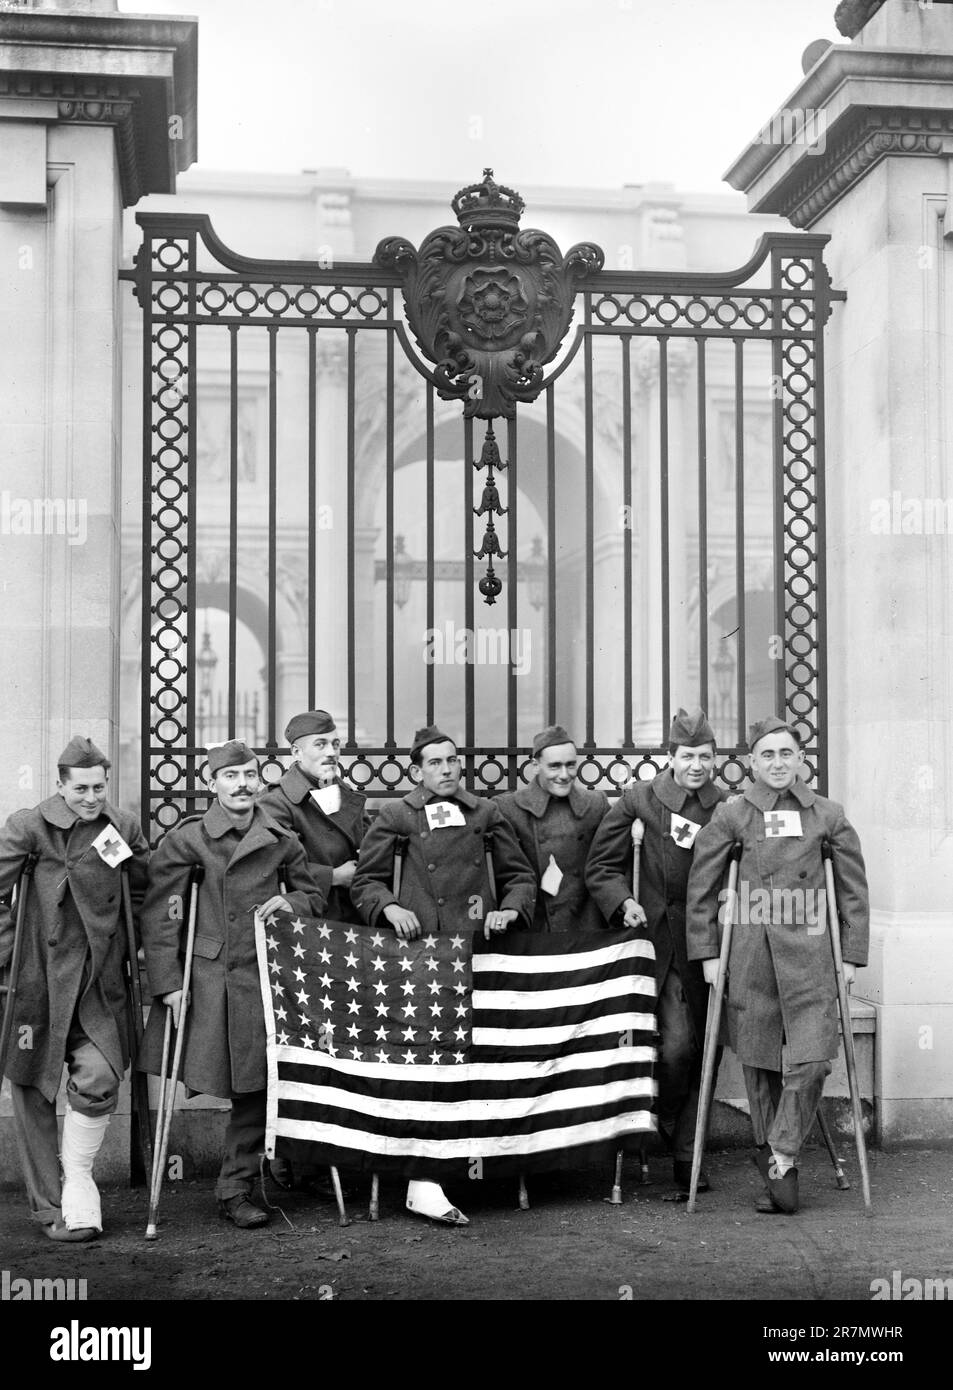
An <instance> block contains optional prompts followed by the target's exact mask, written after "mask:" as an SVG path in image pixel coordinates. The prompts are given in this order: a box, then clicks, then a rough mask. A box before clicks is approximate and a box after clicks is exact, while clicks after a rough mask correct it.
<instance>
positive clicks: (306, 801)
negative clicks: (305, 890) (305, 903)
mask: <svg viewBox="0 0 953 1390" xmlns="http://www.w3.org/2000/svg"><path fill="white" fill-rule="evenodd" d="M339 785H340V788H341V805H340V808H339V809H338V810H337V811H332V812H331V813H330V814H327V813H326V812H324V811H322V810H321V808H320V806H319V805H318V804H317V802H316V801H314V800H313V798H312V796H311V793H312V791H314V789H315V787H316V786H317V783H316V782H314V781H312V780H311V779H310V778H309V777H308V776H307V774H306V773H304V772H302V770H301V768H300V766H299V765H298V764H297V763H294V764H293V765H292V766H291V767H289V768H288V771H287V772H286V773H285V774H284V776H283V777H282V779H281V781H280V782H279V783H278V785H277V786H276V787H272V788H271V789H270V790H269V791H267V792H265V794H264V796H262V798H261V800H260V801H259V803H258V804H259V806H261V807H262V808H263V809H264V810H266V811H267V812H268V814H269V815H270V816H271V818H272V819H273V820H276V821H277V822H278V824H279V825H283V826H284V827H285V828H286V829H287V830H293V831H294V833H295V834H296V835H297V836H298V839H299V840H300V841H301V843H302V845H303V846H304V852H305V857H306V858H307V860H308V868H309V869H310V870H311V876H312V878H313V879H314V881H315V883H316V884H317V885H318V887H319V888H320V889H321V892H322V893H323V894H324V895H325V897H326V899H327V907H326V908H325V912H326V914H327V916H328V917H329V918H331V919H332V920H333V921H335V922H360V921H361V916H360V914H359V913H358V912H357V911H355V908H354V904H353V903H352V902H351V895H350V893H349V891H348V890H347V888H344V887H339V888H336V887H334V885H333V884H332V882H331V880H332V877H333V874H334V870H335V869H336V868H339V867H340V865H341V864H346V863H347V862H348V860H349V859H356V858H357V852H358V850H359V849H360V845H361V841H362V840H363V838H364V831H365V830H366V828H367V823H366V819H365V814H364V805H365V801H366V797H364V796H362V795H361V793H360V792H356V791H354V790H352V788H351V787H347V786H345V785H344V784H343V783H340V784H339Z"/></svg>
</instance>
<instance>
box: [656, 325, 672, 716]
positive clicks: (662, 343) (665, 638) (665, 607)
mask: <svg viewBox="0 0 953 1390" xmlns="http://www.w3.org/2000/svg"><path fill="white" fill-rule="evenodd" d="M658 346H659V495H660V505H659V511H660V514H661V518H660V519H661V528H662V585H661V589H662V719H663V721H664V720H665V718H666V715H667V714H668V713H670V712H671V710H672V692H671V685H670V681H671V669H672V641H671V629H670V627H669V618H670V615H671V589H670V584H669V573H670V570H669V561H670V558H671V557H670V538H669V505H668V504H669V491H668V484H669V468H668V339H667V338H659V339H658ZM665 733H666V730H665V729H664V727H663V729H662V738H663V739H664V737H665Z"/></svg>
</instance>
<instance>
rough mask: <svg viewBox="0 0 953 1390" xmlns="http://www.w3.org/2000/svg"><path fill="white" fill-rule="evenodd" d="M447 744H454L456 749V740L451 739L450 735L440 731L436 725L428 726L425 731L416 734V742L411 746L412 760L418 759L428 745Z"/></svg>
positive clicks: (420, 730)
mask: <svg viewBox="0 0 953 1390" xmlns="http://www.w3.org/2000/svg"><path fill="white" fill-rule="evenodd" d="M447 742H449V743H452V744H453V746H454V748H456V746H457V741H456V739H454V738H451V737H450V735H449V734H445V733H444V732H443V731H442V730H441V729H438V728H437V726H436V724H428V725H427V727H426V728H425V729H418V730H417V732H416V733H415V734H414V741H413V743H412V744H411V745H410V756H411V760H413V759H414V758H416V757H417V755H418V754H419V753H420V752H421V751H422V750H423V749H424V748H426V747H427V744H428V743H447Z"/></svg>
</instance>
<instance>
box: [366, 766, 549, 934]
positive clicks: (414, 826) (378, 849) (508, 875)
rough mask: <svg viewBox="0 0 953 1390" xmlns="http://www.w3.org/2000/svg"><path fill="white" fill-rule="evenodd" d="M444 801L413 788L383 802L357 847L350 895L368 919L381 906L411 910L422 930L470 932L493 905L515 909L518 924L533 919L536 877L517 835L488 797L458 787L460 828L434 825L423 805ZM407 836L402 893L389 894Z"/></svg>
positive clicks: (373, 918) (375, 917) (374, 916)
mask: <svg viewBox="0 0 953 1390" xmlns="http://www.w3.org/2000/svg"><path fill="white" fill-rule="evenodd" d="M441 800H447V798H441V797H439V796H435V795H433V794H432V793H430V792H428V791H426V790H425V789H424V788H423V787H421V786H418V787H415V788H414V790H413V791H412V792H410V793H408V795H407V796H405V797H403V798H402V799H401V800H400V801H388V802H386V803H385V805H384V807H383V809H382V810H381V813H380V815H379V816H378V817H377V819H376V821H375V822H374V824H373V825H372V826H371V828H370V830H368V832H367V834H366V836H365V837H364V843H363V844H362V845H361V857H360V859H359V860H358V865H357V873H356V874H355V875H354V882H353V883H352V884H351V897H352V898H353V900H354V905H355V907H356V908H357V909H358V911H359V912H360V914H361V916H362V918H363V919H364V921H365V922H367V923H369V924H370V925H371V926H374V925H376V924H377V921H378V918H379V917H380V915H381V912H382V911H383V909H384V908H385V907H388V906H390V904H391V903H395V902H399V904H400V906H401V907H406V908H409V909H410V911H412V912H415V913H416V914H417V918H418V920H419V922H420V924H421V926H422V927H423V929H424V931H425V932H433V931H469V932H473V931H475V930H476V929H477V928H479V927H481V926H482V925H483V919H484V917H485V916H486V914H487V913H488V912H490V911H492V910H493V909H494V908H501V909H515V910H516V911H517V912H518V913H519V914H520V919H521V920H520V922H519V925H520V926H521V927H528V926H529V925H530V924H531V922H532V920H533V907H534V904H535V901H536V875H535V874H534V873H533V870H532V869H531V868H530V866H529V864H528V863H527V860H526V857H525V855H524V854H523V851H522V850H521V849H520V847H519V844H518V842H517V839H516V836H515V835H514V834H513V831H512V829H511V827H510V825H509V823H508V822H507V821H506V820H504V818H503V816H502V814H501V813H500V811H499V810H497V808H496V806H495V805H494V804H493V802H492V801H486V800H484V799H483V798H482V797H478V796H473V795H472V793H470V792H468V791H466V790H465V789H464V788H463V787H460V788H458V790H457V792H456V795H455V797H453V798H450V800H451V801H452V803H453V804H454V805H455V806H456V807H457V808H458V809H459V812H460V813H461V814H462V816H463V820H464V824H463V825H449V824H448V825H445V826H443V827H442V828H440V829H436V828H435V829H431V828H430V826H429V824H428V821H427V814H426V811H425V809H424V808H425V806H426V805H427V804H428V803H429V802H436V801H441ZM485 836H489V837H490V845H491V849H492V862H493V871H494V877H495V894H494V891H493V887H491V884H490V879H489V873H488V870H487V864H486V855H485V849H484V837H485ZM400 840H406V841H407V847H406V852H405V853H404V856H403V870H402V878H401V885H400V897H399V898H395V896H394V893H393V892H392V883H393V872H394V855H395V849H396V846H397V843H398V841H400Z"/></svg>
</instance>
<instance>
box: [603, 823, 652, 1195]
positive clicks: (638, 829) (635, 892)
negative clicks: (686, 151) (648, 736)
mask: <svg viewBox="0 0 953 1390" xmlns="http://www.w3.org/2000/svg"><path fill="white" fill-rule="evenodd" d="M644 836H645V821H644V820H641V819H640V818H639V817H638V816H636V818H635V820H634V821H633V822H632V897H633V898H634V899H635V901H636V902H638V901H639V874H640V870H641V863H642V840H643V838H644ZM624 1156H625V1155H624V1151H623V1150H622V1149H617V1150H616V1155H615V1177H614V1180H613V1183H612V1196H611V1197H607V1198H605V1200H606V1201H607V1202H608V1203H609V1205H610V1206H611V1207H621V1205H622V1160H623V1158H624ZM648 1177H649V1165H648V1163H647V1162H646V1160H645V1147H644V1145H640V1147H639V1179H640V1181H641V1182H643V1183H645V1182H648Z"/></svg>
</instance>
